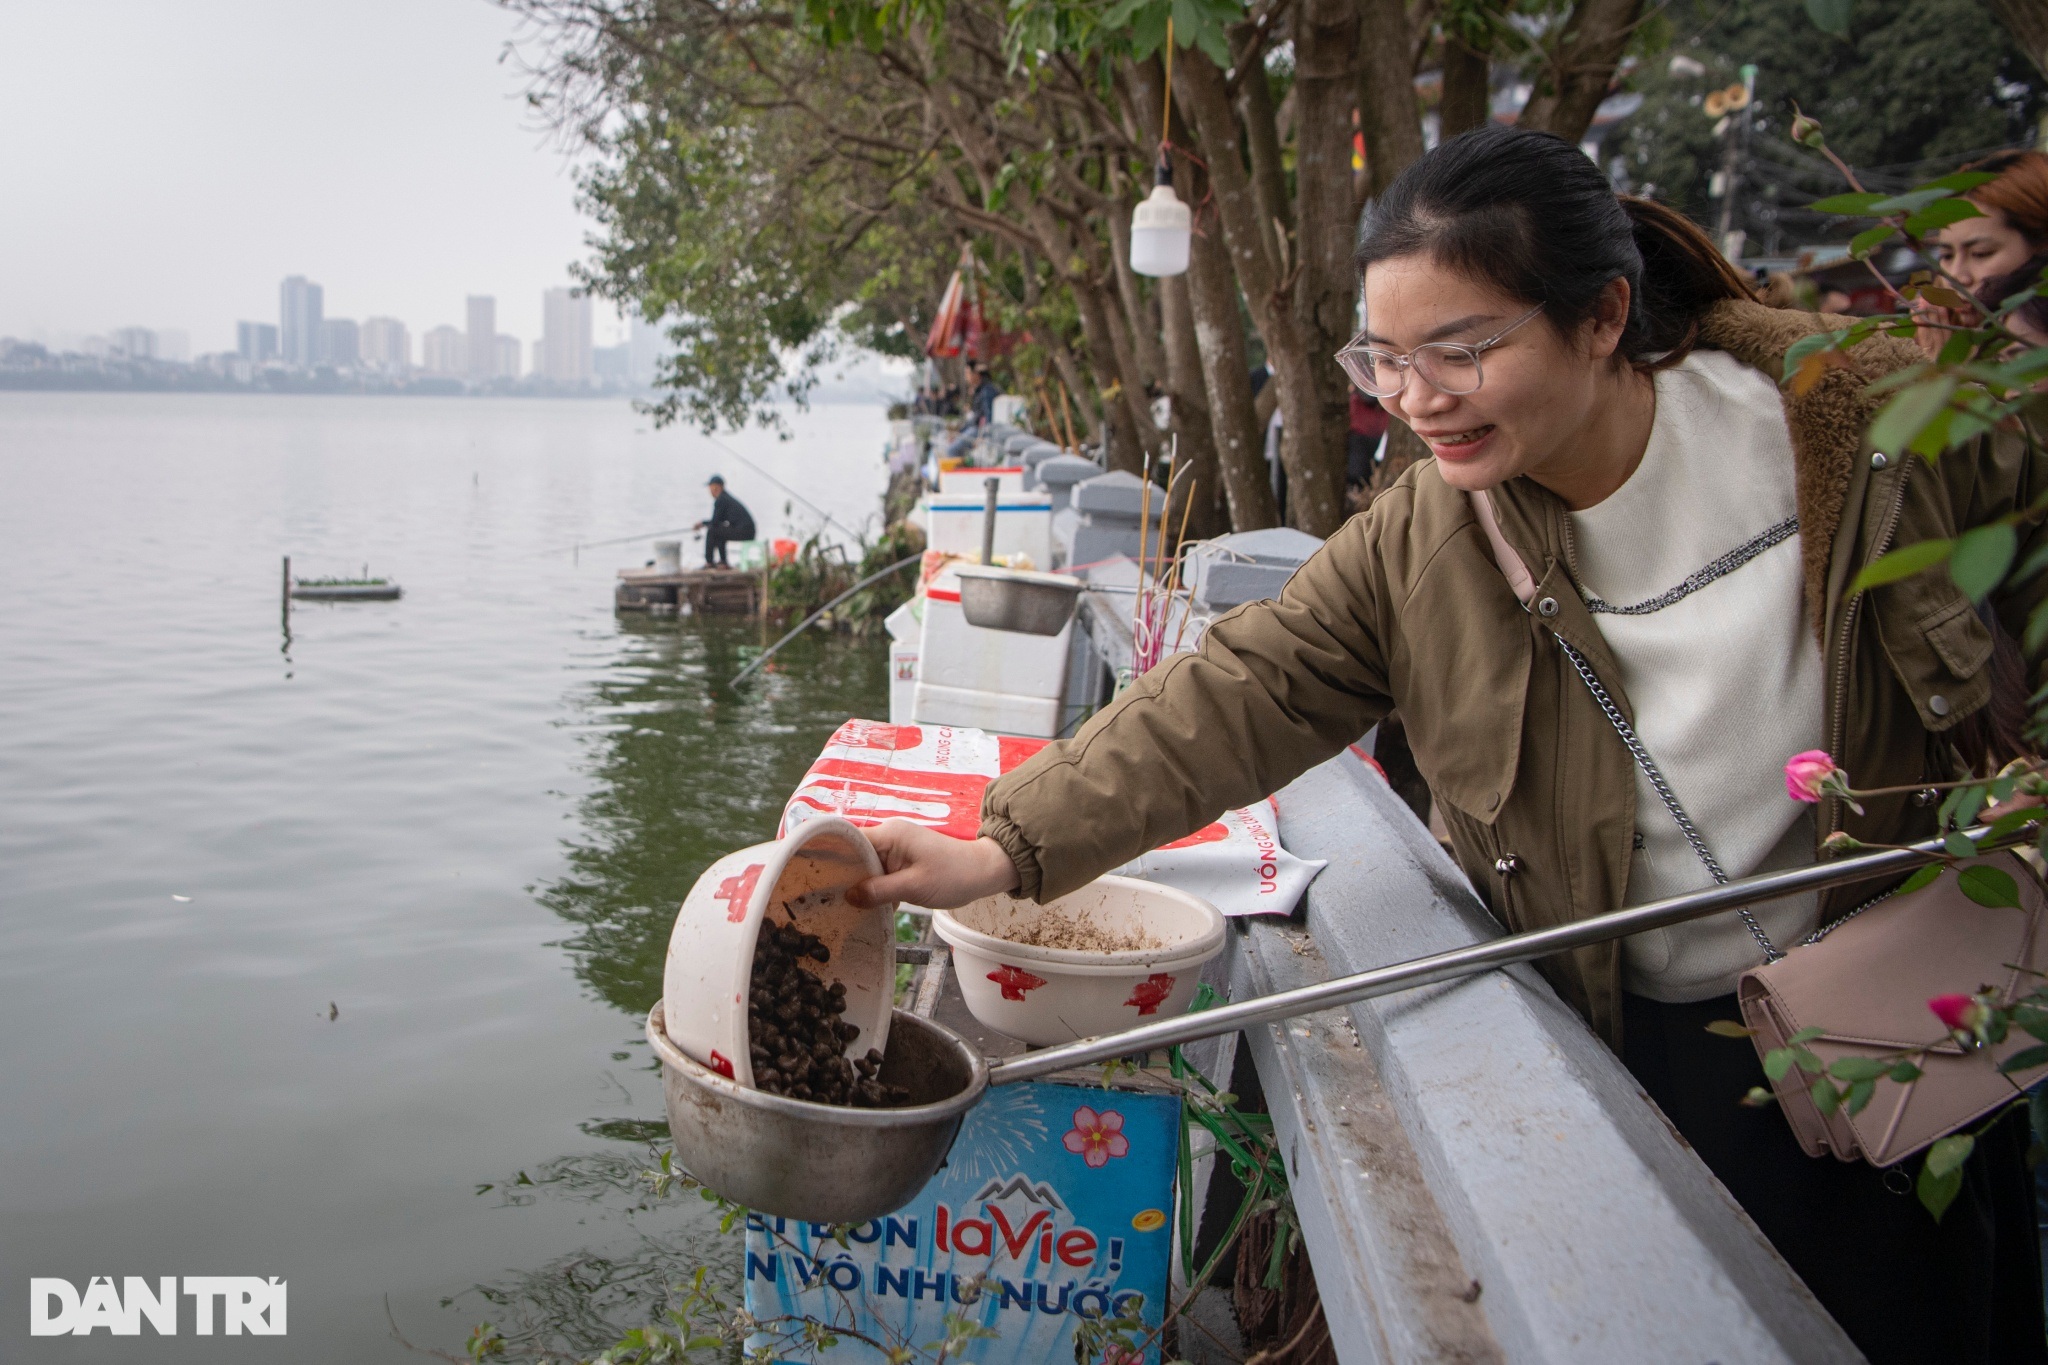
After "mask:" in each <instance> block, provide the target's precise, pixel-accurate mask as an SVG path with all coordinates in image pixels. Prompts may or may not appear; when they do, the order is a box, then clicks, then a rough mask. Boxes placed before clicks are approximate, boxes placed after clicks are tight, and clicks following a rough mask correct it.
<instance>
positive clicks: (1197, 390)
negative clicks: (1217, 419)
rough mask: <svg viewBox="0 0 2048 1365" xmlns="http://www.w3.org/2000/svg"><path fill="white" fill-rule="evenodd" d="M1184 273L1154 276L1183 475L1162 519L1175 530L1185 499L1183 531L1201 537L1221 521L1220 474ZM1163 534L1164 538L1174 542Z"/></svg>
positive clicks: (1215, 530) (1217, 528) (1215, 529)
mask: <svg viewBox="0 0 2048 1365" xmlns="http://www.w3.org/2000/svg"><path fill="white" fill-rule="evenodd" d="M1188 293H1189V290H1188V277H1187V276H1185V275H1177V276H1175V277H1173V278H1172V279H1164V280H1161V281H1160V282H1159V316H1160V321H1161V324H1162V326H1161V330H1162V331H1163V332H1164V334H1165V337H1164V339H1165V343H1166V372H1167V389H1168V392H1170V393H1171V394H1172V396H1173V427H1172V430H1173V434H1174V436H1175V438H1176V440H1177V441H1178V446H1177V449H1178V450H1179V452H1180V462H1181V463H1182V464H1183V465H1186V466H1187V469H1188V475H1187V479H1186V481H1185V482H1184V483H1183V484H1182V485H1181V489H1182V491H1181V492H1180V493H1179V494H1178V495H1176V497H1175V498H1174V499H1173V501H1172V502H1171V503H1170V504H1169V505H1168V506H1167V509H1166V511H1167V516H1168V524H1169V525H1170V526H1172V527H1173V531H1174V535H1175V536H1178V535H1179V533H1180V529H1181V508H1182V506H1183V505H1185V504H1187V503H1188V502H1189V500H1190V499H1192V500H1193V506H1192V507H1191V508H1190V509H1189V512H1188V521H1187V533H1188V534H1189V535H1190V536H1192V537H1194V538H1195V539H1197V540H1203V539H1207V538H1208V537H1209V536H1213V535H1215V534H1217V533H1218V532H1220V531H1222V530H1224V529H1225V528H1224V527H1221V526H1218V525H1216V520H1215V514H1214V509H1215V507H1216V485H1217V483H1218V482H1219V481H1220V479H1221V474H1220V472H1219V469H1218V463H1217V454H1216V435H1215V424H1214V422H1213V420H1212V418H1211V415H1210V412H1209V399H1208V393H1207V392H1206V388H1207V386H1206V384H1205V383H1204V381H1203V378H1202V357H1201V350H1200V346H1199V344H1198V343H1197V342H1196V340H1195V318H1194V304H1193V301H1192V300H1191V299H1189V297H1188ZM1176 543H1177V541H1175V540H1174V539H1173V538H1172V537H1169V538H1168V540H1167V544H1168V545H1169V546H1172V545H1174V544H1176Z"/></svg>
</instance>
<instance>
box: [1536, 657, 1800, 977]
mask: <svg viewBox="0 0 2048 1365" xmlns="http://www.w3.org/2000/svg"><path fill="white" fill-rule="evenodd" d="M1553 638H1555V639H1556V641H1557V643H1558V645H1559V646H1560V647H1561V648H1562V649H1563V650H1564V656H1565V658H1567V659H1570V660H1571V661H1572V667H1573V668H1575V669H1577V670H1578V674H1579V676H1580V677H1581V678H1583V679H1584V680H1585V683H1586V687H1587V688H1588V689H1589V690H1590V691H1591V692H1592V693H1593V700H1594V701H1596V702H1598V703H1600V709H1601V710H1602V711H1604V712H1605V713H1606V714H1607V720H1608V723H1609V724H1611V725H1613V726H1614V733H1616V734H1617V735H1620V736H1621V742H1622V743H1623V744H1626V745H1627V746H1628V751H1629V753H1630V754H1632V755H1634V756H1635V760H1636V766H1637V767H1638V768H1641V769H1642V770H1643V776H1644V777H1647V778H1649V779H1650V785H1651V786H1652V787H1654V788H1656V789H1657V795H1658V797H1659V798H1660V799H1661V800H1662V801H1663V802H1664V809H1666V810H1668V811H1670V812H1671V818H1672V819H1673V820H1676V821H1677V822H1678V829H1679V832H1680V833H1682V834H1683V835H1685V841H1686V842H1687V843H1689V844H1691V845H1692V851H1693V852H1694V853H1697V854H1698V855H1699V859H1700V861H1701V862H1702V863H1705V864H1706V867H1707V872H1708V873H1709V874H1710V875H1711V876H1712V877H1713V879H1714V881H1715V883H1716V884H1717V885H1722V886H1725V885H1727V883H1728V874H1727V873H1726V872H1723V871H1722V870H1721V864H1720V861H1719V860H1718V859H1716V858H1715V857H1714V854H1713V852H1712V850H1710V849H1709V848H1708V847H1707V841H1706V840H1705V839H1702V838H1701V837H1700V832H1699V829H1698V827H1696V826H1695V825H1694V824H1693V822H1692V817H1691V816H1690V815H1687V814H1686V813H1685V807H1684V806H1681V805H1679V804H1678V797H1677V796H1676V795H1674V794H1673V792H1672V790H1671V784H1670V783H1669V782H1666V781H1665V780H1664V774H1663V772H1662V771H1661V770H1660V769H1659V768H1658V767H1657V760H1655V759H1653V758H1651V757H1650V751H1649V750H1648V749H1645V748H1644V747H1643V741H1642V740H1641V739H1640V738H1638V737H1637V735H1636V730H1635V727H1634V726H1633V725H1630V724H1629V723H1628V717H1626V716H1624V715H1622V714H1621V708H1620V707H1618V706H1616V705H1615V704H1614V698H1613V697H1611V696H1609V695H1608V694H1607V688H1606V687H1605V686H1603V685H1602V684H1601V682H1600V679H1599V678H1597V677H1595V676H1594V674H1593V666H1592V665H1591V664H1589V663H1587V662H1586V656H1585V655H1583V654H1581V653H1580V652H1579V650H1578V647H1577V646H1576V645H1574V644H1572V642H1571V641H1569V640H1567V639H1565V638H1564V637H1563V636H1562V635H1553ZM1736 913H1737V914H1739V915H1741V916H1742V922H1743V924H1745V925H1747V926H1748V928H1749V934H1750V937H1751V938H1754V939H1755V940H1756V946H1757V947H1758V948H1760V949H1762V950H1763V955H1764V962H1765V964H1766V965H1768V964H1770V963H1773V962H1776V961H1777V960H1778V959H1779V958H1781V957H1783V956H1784V954H1783V953H1781V952H1779V951H1778V948H1777V945H1776V944H1774V943H1772V942H1771V936H1770V935H1769V934H1766V933H1765V932H1764V927H1763V926H1762V925H1761V924H1758V923H1757V922H1756V916H1755V915H1753V914H1751V913H1750V912H1749V907H1748V906H1746V905H1744V906H1738V907H1737V908H1736ZM1828 927H1829V928H1833V927H1834V926H1833V925H1830V926H1828Z"/></svg>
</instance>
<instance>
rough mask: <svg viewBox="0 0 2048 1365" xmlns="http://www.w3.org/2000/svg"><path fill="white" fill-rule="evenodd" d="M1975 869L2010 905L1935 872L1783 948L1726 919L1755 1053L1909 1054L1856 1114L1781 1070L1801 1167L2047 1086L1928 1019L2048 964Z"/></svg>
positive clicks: (1489, 513) (2027, 1040) (1898, 1141)
mask: <svg viewBox="0 0 2048 1365" xmlns="http://www.w3.org/2000/svg"><path fill="white" fill-rule="evenodd" d="M1469 498H1470V501H1471V504H1472V510H1473V514H1474V515H1475V516H1476V517H1477V518H1478V520H1479V527H1480V530H1481V531H1483V532H1484V533H1485V535H1486V540H1487V544H1488V545H1489V546H1491V547H1492V550H1493V557H1494V562H1495V563H1496V564H1498V565H1499V566H1500V571H1501V573H1502V574H1503V575H1504V576H1505V577H1506V578H1507V580H1508V586H1509V587H1510V588H1512V589H1513V590H1514V593H1515V595H1516V596H1517V597H1519V598H1520V599H1521V600H1522V605H1523V606H1525V607H1526V606H1527V605H1528V604H1529V599H1530V598H1531V597H1533V596H1534V595H1535V591H1536V584H1535V580H1534V578H1533V577H1532V576H1531V575H1530V573H1529V570H1528V566H1526V565H1525V564H1523V563H1522V559H1521V556H1520V555H1518V554H1516V553H1515V550H1514V547H1512V546H1511V545H1509V544H1508V543H1507V540H1506V538H1505V537H1504V536H1502V535H1501V532H1500V524H1499V522H1498V521H1496V520H1495V518H1494V515H1493V504H1492V501H1491V500H1490V499H1489V498H1488V497H1487V496H1486V494H1484V493H1473V494H1470V495H1469ZM1557 643H1558V645H1559V647H1560V648H1562V649H1563V650H1564V653H1565V658H1566V659H1567V660H1569V661H1570V663H1571V665H1572V667H1573V669H1574V670H1576V671H1577V673H1578V675H1579V677H1580V678H1581V679H1583V680H1584V681H1585V684H1586V686H1587V688H1589V689H1590V690H1591V691H1592V693H1593V699H1594V700H1595V701H1596V702H1598V703H1599V705H1600V709H1601V710H1602V711H1603V712H1605V713H1606V716H1607V719H1608V721H1609V722H1610V723H1611V724H1612V725H1613V726H1614V729H1615V733H1617V734H1619V735H1620V736H1621V740H1622V743H1623V744H1625V745H1627V746H1628V750H1629V753H1630V754H1631V755H1633V756H1634V758H1635V761H1636V763H1637V765H1638V766H1639V767H1640V768H1641V769H1642V771H1643V774H1644V776H1645V777H1647V778H1648V779H1649V781H1650V785H1651V786H1652V787H1654V788H1655V789H1656V791H1657V794H1658V795H1659V796H1660V797H1661V798H1662V799H1663V802H1664V805H1665V807H1666V809H1668V810H1669V811H1670V812H1671V817H1672V819H1674V820H1676V821H1677V822H1678V827H1679V829H1680V830H1681V831H1682V832H1683V833H1684V835H1685V837H1686V840H1687V842H1688V843H1690V844H1691V845H1692V848H1693V852H1694V853H1695V854H1697V855H1698V857H1699V859H1700V861H1701V863H1702V864H1704V865H1705V867H1706V869H1707V871H1708V873H1709V874H1710V875H1711V876H1712V877H1713V879H1714V880H1715V881H1716V882H1717V883H1720V882H1726V881H1727V880H1728V877H1727V876H1726V874H1725V873H1723V872H1722V870H1721V866H1720V864H1719V863H1718V862H1716V861H1715V859H1714V855H1713V853H1712V852H1711V851H1709V849H1708V848H1707V845H1706V841H1705V840H1704V839H1702V838H1701V837H1700V834H1699V831H1698V830H1697V829H1696V828H1694V826H1693V823H1692V819H1691V817H1690V816H1688V815H1687V814H1686V813H1685V810H1684V808H1683V807H1681V806H1680V805H1679V804H1678V798H1677V797H1676V796H1675V795H1673V793H1672V791H1671V787H1670V784H1668V783H1667V782H1666V781H1665V780H1664V775H1663V774H1662V773H1661V772H1659V771H1658V769H1657V764H1656V761H1655V760H1654V759H1652V758H1651V757H1650V754H1649V751H1648V750H1647V749H1645V748H1644V747H1643V744H1642V741H1641V740H1640V739H1639V738H1638V737H1637V736H1636V733H1635V729H1634V727H1633V726H1631V725H1630V724H1629V722H1628V718H1627V717H1625V716H1624V715H1622V713H1621V709H1620V708H1619V707H1618V706H1616V705H1615V704H1614V700H1613V698H1612V697H1611V696H1609V694H1608V692H1607V689H1606V687H1605V686H1603V685H1602V684H1601V682H1600V679H1599V678H1598V677H1597V676H1596V675H1595V674H1594V672H1593V669H1592V666H1591V665H1590V664H1589V663H1587V661H1586V657H1585V655H1583V654H1582V653H1580V652H1579V650H1578V649H1577V648H1575V647H1574V646H1573V645H1572V644H1571V643H1570V642H1569V641H1567V640H1565V639H1564V638H1563V637H1562V636H1559V637H1557ZM1976 863H1983V864H1988V865H1991V866H1995V867H1998V868H2000V869H2002V870H2003V871H2005V872H2008V873H2010V874H2011V876H2012V878H2013V881H2014V882H2015V883H2016V884H2017V885H2018V887H2019V900H2020V904H2019V905H2018V906H2017V907H1994V906H1985V905H1979V904H1978V903H1977V902H1975V901H1973V900H1971V899H1970V898H1969V897H1968V896H1966V895H1964V894H1963V892H1962V890H1961V888H1960V887H1959V886H1958V884H1957V877H1956V876H1952V875H1943V876H1942V877H1941V878H1940V879H1938V880H1937V881H1935V882H1933V883H1931V884H1929V885H1928V886H1925V887H1922V888H1921V889H1919V890H1917V891H1913V892H1910V893H1908V894H1906V895H1895V894H1893V893H1891V892H1887V893H1885V894H1884V895H1882V896H1879V897H1877V898H1875V899H1873V900H1870V901H1866V902H1865V903H1864V904H1863V905H1861V906H1859V907H1858V908H1857V909H1855V910H1852V911H1850V912H1849V913H1848V914H1847V915H1844V916H1842V917H1841V918H1840V919H1837V920H1835V921H1834V922H1833V923H1832V924H1827V925H1823V926H1822V927H1821V928H1819V929H1817V930H1815V931H1814V932H1813V933H1812V934H1811V935H1809V936H1808V937H1807V938H1806V939H1805V940H1804V941H1803V942H1801V943H1799V944H1798V945H1796V946H1795V947H1793V948H1792V949H1790V950H1789V951H1780V950H1779V949H1778V948H1777V947H1776V946H1775V945H1773V944H1772V942H1771V940H1770V938H1769V937H1768V936H1767V935H1766V934H1765V933H1764V930H1763V926H1762V925H1760V924H1758V923H1757V920H1756V917H1755V916H1754V915H1752V914H1750V913H1749V911H1748V910H1747V909H1742V910H1739V911H1738V912H1737V913H1739V914H1740V915H1741V916H1742V919H1743V922H1744V923H1745V924H1746V925H1747V926H1748V928H1749V932H1750V935H1751V937H1753V938H1754V939H1755V940H1756V943H1757V946H1758V948H1759V949H1760V950H1761V952H1762V955H1763V959H1764V961H1763V964H1762V965H1761V966H1757V967H1752V968H1750V969H1749V970H1748V971H1746V972H1744V973H1743V974H1742V977H1741V979H1740V980H1739V981H1738V982H1737V984H1736V998H1737V1001H1738V1003H1739V1004H1740V1006H1741V1010H1742V1019H1743V1022H1744V1023H1745V1024H1747V1025H1748V1026H1749V1027H1750V1028H1752V1029H1754V1030H1755V1034H1754V1036H1753V1041H1754V1042H1755V1044H1756V1048H1757V1053H1758V1055H1759V1056H1762V1055H1764V1054H1767V1053H1769V1052H1771V1051H1773V1050H1775V1049H1778V1048H1782V1047H1787V1046H1792V1044H1791V1042H1790V1040H1791V1039H1792V1038H1793V1037H1794V1036H1795V1035H1796V1034H1798V1033H1800V1032H1801V1031H1802V1030H1805V1029H1809V1028H1817V1029H1820V1030H1822V1031H1821V1032H1820V1033H1819V1034H1818V1035H1817V1036H1815V1037H1812V1038H1811V1039H1808V1040H1804V1041H1802V1042H1801V1043H1800V1044H1799V1046H1803V1047H1805V1048H1806V1049H1808V1050H1809V1051H1811V1052H1812V1053H1813V1054H1814V1056H1815V1057H1816V1058H1818V1059H1819V1060H1820V1061H1821V1063H1822V1064H1823V1065H1829V1064H1832V1063H1834V1062H1836V1061H1839V1060H1841V1059H1843V1058H1847V1057H1866V1058H1871V1059H1876V1058H1880V1057H1889V1056H1891V1055H1892V1054H1895V1053H1899V1052H1903V1051H1909V1050H1910V1051H1912V1052H1913V1053H1914V1054H1915V1055H1914V1056H1913V1057H1912V1058H1910V1060H1912V1061H1913V1062H1914V1064H1915V1065H1916V1066H1917V1067H1918V1068H1919V1071H1920V1075H1919V1076H1918V1077H1917V1078H1915V1079H1913V1080H1910V1081H1904V1082H1900V1081H1894V1080H1892V1079H1891V1078H1890V1076H1888V1075H1885V1076H1878V1077H1873V1078H1871V1082H1870V1084H1871V1089H1870V1092H1869V1095H1868V1099H1867V1101H1866V1102H1865V1103H1863V1104H1862V1106H1861V1107H1860V1108H1859V1110H1858V1112H1856V1113H1853V1114H1852V1113H1850V1112H1849V1106H1848V1105H1846V1104H1844V1105H1842V1106H1840V1107H1838V1108H1836V1109H1834V1110H1833V1111H1832V1112H1831V1113H1826V1114H1823V1113H1822V1112H1821V1108H1820V1105H1819V1104H1818V1103H1817V1102H1816V1101H1815V1099H1814V1097H1813V1093H1812V1089H1811V1086H1812V1084H1813V1079H1812V1076H1811V1074H1810V1073H1808V1072H1806V1071H1804V1070H1802V1069H1801V1068H1799V1067H1797V1066H1794V1067H1792V1068H1791V1069H1789V1070H1787V1071H1786V1072H1785V1074H1784V1075H1783V1076H1782V1077H1780V1078H1779V1079H1778V1080H1776V1081H1774V1082H1772V1086H1771V1088H1772V1091H1773V1093H1774V1094H1776V1096H1777V1098H1778V1107H1779V1108H1780V1109H1782V1110H1784V1112H1785V1118H1786V1121H1787V1122H1789V1123H1790V1124H1791V1125H1792V1133H1793V1136H1795V1137H1796V1138H1798V1140H1799V1146H1800V1148H1801V1149H1802V1150H1804V1151H1805V1153H1806V1154H1807V1155H1808V1156H1820V1155H1822V1154H1823V1153H1832V1154H1834V1156H1836V1157H1837V1158H1839V1159H1840V1160H1843V1161H1855V1160H1859V1159H1860V1160H1864V1161H1868V1162H1870V1163H1871V1164H1872V1165H1874V1166H1890V1165H1893V1164H1894V1163H1896V1162H1899V1161H1903V1160H1904V1159H1905V1158H1907V1157H1909V1156H1911V1155H1913V1153H1915V1152H1918V1151H1920V1150H1921V1149H1923V1148H1925V1147H1927V1146H1929V1145H1931V1144H1932V1143H1934V1142H1936V1141H1937V1140H1939V1139H1941V1138H1944V1137H1946V1136H1948V1135H1949V1134H1950V1133H1953V1132H1955V1131H1956V1130H1957V1129H1958V1128H1962V1127H1965V1126H1967V1125H1969V1124H1971V1123H1974V1122H1975V1121H1976V1120H1978V1119H1980V1118H1982V1117H1983V1116H1984V1115H1986V1114H1988V1113H1990V1112H1991V1111H1992V1110H1993V1109H1996V1108H1998V1107H1999V1106H2000V1105H2002V1104H2005V1103H2008V1102H2009V1101H2011V1100H2012V1099H2013V1098H2015V1097H2016V1096H2017V1095H2019V1094H2021V1093H2022V1092H2023V1091H2024V1090H2025V1089H2026V1088H2027V1087H2028V1086H2030V1085H2032V1084H2033V1083H2034V1082H2035V1081H2037V1080H2040V1079H2041V1078H2042V1077H2043V1076H2044V1075H2048V1065H2044V1066H2038V1067H2033V1068H2030V1069H2028V1070H2026V1071H2021V1072H2016V1073H2013V1074H2011V1075H2007V1074H2005V1073H2003V1072H2001V1071H1999V1070H1998V1065H1999V1063H2001V1062H2003V1061H2004V1060H2005V1059H2006V1058H2008V1057H2011V1056H2014V1055H2016V1054H2017V1053H2019V1052H2021V1051H2022V1050H2024V1049H2025V1048H2027V1047H2030V1046H2032V1045H2033V1044H2034V1043H2035V1041H2036V1040H2035V1039H2034V1038H2033V1037H2032V1036H2031V1035H2030V1034H2026V1033H2022V1032H2020V1031H2018V1030H2014V1031H2013V1032H2011V1033H2010V1034H2008V1035H2007V1037H2006V1038H2005V1039H2004V1041H2002V1042H1999V1043H1996V1044H1992V1045H1989V1046H1984V1047H1977V1048H1972V1047H1967V1046H1965V1045H1964V1044H1962V1043H1959V1042H1957V1041H1956V1039H1955V1038H1954V1037H1953V1036H1952V1035H1951V1034H1950V1033H1949V1032H1948V1030H1947V1029H1945V1028H1944V1027H1942V1024H1941V1021H1940V1020H1939V1019H1937V1018H1936V1017H1935V1016H1934V1014H1933V1013H1932V1012H1931V1011H1929V1009H1928V1008H1927V1002H1928V1001H1929V1000H1931V999H1933V998H1934V997H1936V996H1941V995H1974V994H1976V993H1978V992H1979V991H1984V990H1987V989H1988V990H1991V991H1993V992H1994V995H1993V999H1994V1002H1995V1003H1997V1004H2000V1005H2006V1004H2010V1003H2011V1002H2012V1001H2013V1000H2014V999H2015V998H2017V997H2018V996H2020V995H2023V994H2025V993H2026V992H2027V991H2029V990H2031V989H2032V988H2033V985H2034V984H2035V983H2036V982H2038V981H2041V980H2043V979H2044V977H2043V971H2044V966H2048V964H2044V963H2043V962H2042V960H2041V959H2042V952H2041V949H2042V944H2041V938H2042V935H2041V932H2040V930H2041V920H2042V911H2043V909H2044V908H2048V890H2044V888H2043V886H2042V882H2041V878H2040V877H2039V876H2037V875H2036V874H2035V872H2034V869H2033V868H2032V867H2031V866H2030V865H2029V864H2028V863H2027V862H2026V861H2025V860H2024V859H2022V858H2020V857H2018V856H2017V855H2015V854H2010V853H2004V854H1996V855H1993V856H1991V857H1987V858H1976V859H1970V860H1968V861H1967V862H1965V863H1963V864H1961V867H1968V866H1971V865H1973V864H1976ZM1957 871H1958V874H1959V872H1960V868H1958V870H1957ZM1823 944H1825V951H1822V945H1823ZM1730 1099H1731V1102H1733V1097H1732V1096H1731V1097H1730Z"/></svg>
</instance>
